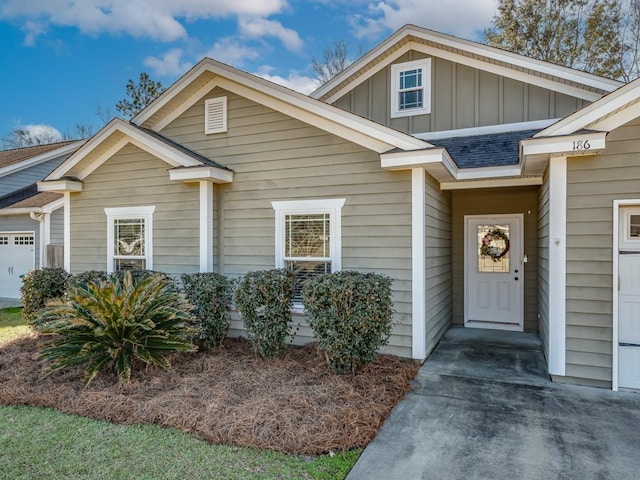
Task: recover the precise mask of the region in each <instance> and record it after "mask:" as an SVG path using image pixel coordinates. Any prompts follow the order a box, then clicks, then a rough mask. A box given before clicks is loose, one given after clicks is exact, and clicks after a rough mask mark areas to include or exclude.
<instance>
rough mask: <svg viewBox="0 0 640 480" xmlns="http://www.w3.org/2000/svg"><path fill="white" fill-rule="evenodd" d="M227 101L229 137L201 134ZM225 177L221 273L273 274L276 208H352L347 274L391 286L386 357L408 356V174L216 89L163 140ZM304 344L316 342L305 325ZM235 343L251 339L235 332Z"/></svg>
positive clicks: (345, 245)
mask: <svg viewBox="0 0 640 480" xmlns="http://www.w3.org/2000/svg"><path fill="white" fill-rule="evenodd" d="M223 95H225V96H227V97H228V132H226V133H218V134H212V135H205V134H204V101H205V100H206V99H208V98H214V97H218V96H223ZM160 133H161V134H162V135H165V136H167V137H168V138H170V139H172V140H174V141H176V142H178V143H180V144H182V145H185V146H186V147H188V148H190V149H192V150H194V151H197V152H198V153H200V154H202V155H205V156H207V157H208V158H211V159H213V160H215V161H217V162H219V163H221V164H223V165H226V166H227V167H229V168H231V169H232V170H233V171H234V172H235V173H234V179H233V183H230V184H225V185H216V186H215V190H216V201H217V206H216V213H217V227H218V228H217V230H216V239H215V240H216V242H215V243H216V249H217V250H216V252H217V256H216V270H217V271H218V272H220V273H222V274H224V275H228V276H230V277H239V276H242V275H244V274H246V273H247V272H250V271H255V270H262V269H269V268H274V266H275V212H274V210H273V208H272V205H271V202H272V201H282V200H289V201H291V200H305V199H322V198H345V199H346V201H345V205H344V207H343V208H342V269H343V270H359V271H363V272H378V273H383V274H386V275H388V276H390V277H391V278H392V279H393V300H394V303H395V309H396V315H395V320H396V322H397V324H396V325H395V327H394V330H393V335H392V337H391V340H390V344H389V345H388V346H387V347H386V348H385V351H387V352H390V353H394V354H398V355H402V356H407V357H409V356H411V173H410V172H409V171H396V172H387V171H384V170H382V169H381V168H380V158H379V156H378V154H376V153H375V152H373V151H370V150H367V149H365V148H364V147H361V146H359V145H357V144H354V143H352V142H350V141H348V140H345V139H343V138H340V137H338V136H336V135H333V134H329V133H327V132H325V131H323V130H320V129H318V128H317V127H314V126H312V125H309V124H307V123H304V122H302V121H300V120H297V119H294V118H291V117H289V116H287V115H284V114H282V113H280V112H277V111H275V110H272V109H270V108H268V107H265V106H263V105H260V104H258V103H255V102H253V101H251V100H248V99H245V98H243V97H240V96H238V95H236V94H233V93H231V92H228V91H224V90H221V89H219V88H216V89H214V90H213V91H212V92H210V93H209V94H207V95H206V96H205V97H203V98H202V99H201V100H200V101H198V102H196V103H195V104H194V105H193V106H192V107H190V108H189V109H188V110H186V111H185V112H184V113H182V114H181V115H180V116H179V117H178V118H177V119H175V120H174V121H173V122H171V123H170V124H169V125H168V126H166V127H165V128H164V129H162V131H161V132H160ZM297 322H299V323H300V329H299V330H298V331H297V337H298V338H297V339H296V341H297V343H306V342H308V341H311V339H312V332H311V331H310V329H309V327H308V326H307V325H306V323H305V321H304V318H303V316H301V315H296V316H295V317H294V323H297ZM231 333H232V334H236V335H238V334H244V331H243V328H242V323H241V322H240V321H238V320H237V319H236V320H234V321H233V322H232V332H231Z"/></svg>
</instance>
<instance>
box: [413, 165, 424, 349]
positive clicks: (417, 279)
mask: <svg viewBox="0 0 640 480" xmlns="http://www.w3.org/2000/svg"><path fill="white" fill-rule="evenodd" d="M426 188H427V182H426V178H425V171H424V169H423V168H413V169H411V356H412V357H413V358H414V359H417V360H424V359H425V358H426V356H427V305H426V302H427V297H426V296H427V294H426V292H427V285H426V274H427V272H426V255H427V248H426V218H425V214H426Z"/></svg>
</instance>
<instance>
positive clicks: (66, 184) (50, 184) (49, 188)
mask: <svg viewBox="0 0 640 480" xmlns="http://www.w3.org/2000/svg"><path fill="white" fill-rule="evenodd" d="M37 185H38V191H39V192H56V193H65V192H81V191H82V182H81V181H80V180H77V179H75V178H61V179H59V180H45V181H42V182H37Z"/></svg>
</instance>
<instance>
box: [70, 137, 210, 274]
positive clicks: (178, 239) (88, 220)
mask: <svg viewBox="0 0 640 480" xmlns="http://www.w3.org/2000/svg"><path fill="white" fill-rule="evenodd" d="M169 168H171V167H170V165H168V164H167V163H165V162H164V161H162V160H159V159H157V158H155V157H154V156H153V155H151V154H149V153H147V152H144V151H143V150H141V149H139V148H138V147H136V146H134V145H131V144H129V145H126V146H125V147H123V148H122V149H121V150H120V151H119V152H118V153H116V154H115V155H113V156H112V157H111V158H109V159H108V160H107V161H106V162H105V163H103V164H102V165H100V166H99V167H98V168H97V169H96V170H95V171H94V172H93V173H92V174H91V175H89V176H88V177H87V178H85V179H84V181H83V184H84V185H83V189H82V192H79V193H72V194H71V272H72V273H78V272H83V271H85V270H106V268H107V216H106V214H105V211H104V209H105V208H116V207H136V206H149V205H155V207H156V209H155V212H154V214H153V269H154V270H158V271H161V272H165V273H168V274H171V275H178V274H181V273H194V272H197V271H199V265H200V253H199V228H200V223H199V215H200V213H199V212H200V210H199V187H198V184H197V183H195V184H185V183H182V182H171V181H170V180H169V173H168V171H167V170H168V169H169ZM65 248H66V246H65Z"/></svg>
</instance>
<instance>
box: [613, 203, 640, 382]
mask: <svg viewBox="0 0 640 480" xmlns="http://www.w3.org/2000/svg"><path fill="white" fill-rule="evenodd" d="M632 205H638V206H640V199H628V200H614V201H613V259H612V260H613V298H612V299H611V300H612V302H613V312H612V313H613V317H612V323H613V325H612V326H611V327H612V336H611V337H612V338H611V361H612V366H611V367H612V368H611V390H613V391H614V392H617V391H618V374H619V372H618V368H619V364H618V362H619V359H618V343H619V334H618V322H619V315H618V308H619V298H618V288H619V275H620V266H619V263H618V259H619V256H620V243H619V240H620V238H619V237H620V235H619V230H620V207H625V206H632Z"/></svg>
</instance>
